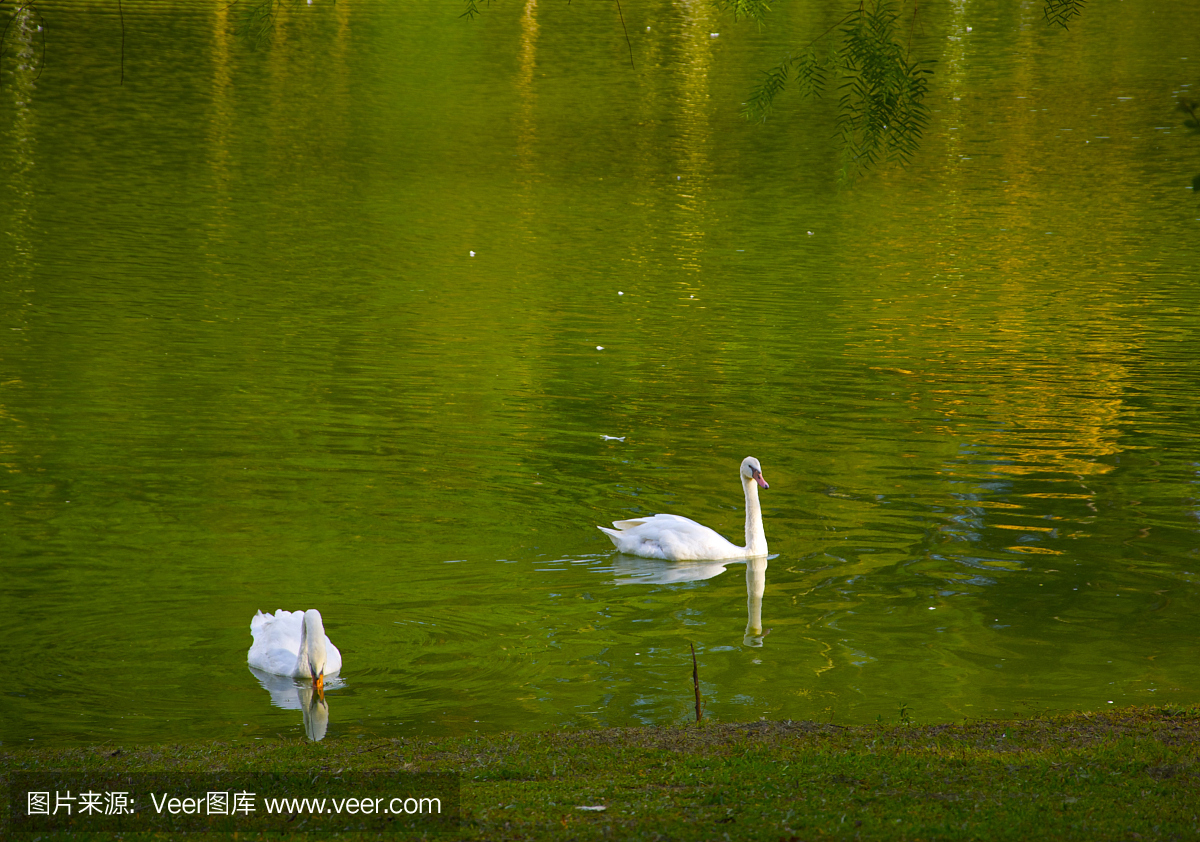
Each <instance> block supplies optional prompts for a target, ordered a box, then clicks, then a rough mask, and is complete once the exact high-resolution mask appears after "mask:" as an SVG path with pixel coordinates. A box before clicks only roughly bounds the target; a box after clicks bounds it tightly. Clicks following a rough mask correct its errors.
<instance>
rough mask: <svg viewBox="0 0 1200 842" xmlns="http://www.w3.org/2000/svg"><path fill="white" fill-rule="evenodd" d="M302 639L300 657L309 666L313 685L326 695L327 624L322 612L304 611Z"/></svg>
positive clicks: (312, 609) (315, 610)
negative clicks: (322, 618) (324, 621)
mask: <svg viewBox="0 0 1200 842" xmlns="http://www.w3.org/2000/svg"><path fill="white" fill-rule="evenodd" d="M301 638H302V639H301V641H300V657H301V658H303V659H304V661H305V664H306V665H307V666H308V672H309V674H310V675H311V676H312V680H313V687H314V688H315V689H316V690H317V691H318V692H319V693H321V694H322V696H323V695H324V691H325V624H324V623H322V622H321V612H320V611H318V610H317V609H315V608H310V609H308V610H307V611H305V612H304V628H303V631H302V635H301Z"/></svg>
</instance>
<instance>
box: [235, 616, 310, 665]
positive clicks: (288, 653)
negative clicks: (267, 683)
mask: <svg viewBox="0 0 1200 842" xmlns="http://www.w3.org/2000/svg"><path fill="white" fill-rule="evenodd" d="M303 623H304V612H303V611H284V610H283V609H282V608H281V609H279V610H278V611H276V612H275V613H274V614H264V613H262V612H261V611H260V612H258V613H257V614H255V615H254V619H253V620H251V621H250V634H251V635H252V636H253V637H254V642H253V643H252V644H250V651H249V653H247V655H246V661H247V662H248V663H249V664H250V666H252V667H254V668H255V669H260V670H262V671H263V672H269V673H274V674H275V675H295V674H296V662H297V660H298V659H299V657H300V629H301V626H302V625H303Z"/></svg>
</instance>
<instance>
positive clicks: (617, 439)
mask: <svg viewBox="0 0 1200 842" xmlns="http://www.w3.org/2000/svg"><path fill="white" fill-rule="evenodd" d="M600 438H602V439H604V440H605V441H625V437H624V436H606V435H604V434H603V433H601V434H600Z"/></svg>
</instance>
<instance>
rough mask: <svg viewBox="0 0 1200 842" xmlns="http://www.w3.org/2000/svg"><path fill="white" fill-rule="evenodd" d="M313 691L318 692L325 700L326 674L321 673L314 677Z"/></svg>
mask: <svg viewBox="0 0 1200 842" xmlns="http://www.w3.org/2000/svg"><path fill="white" fill-rule="evenodd" d="M313 689H314V690H316V691H317V695H318V696H320V697H321V698H322V699H324V698H325V673H323V672H322V673H319V674H317V675H314V676H313Z"/></svg>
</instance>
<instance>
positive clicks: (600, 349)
mask: <svg viewBox="0 0 1200 842" xmlns="http://www.w3.org/2000/svg"><path fill="white" fill-rule="evenodd" d="M596 350H597V351H603V350H604V346H603V345H597V346H596Z"/></svg>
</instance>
